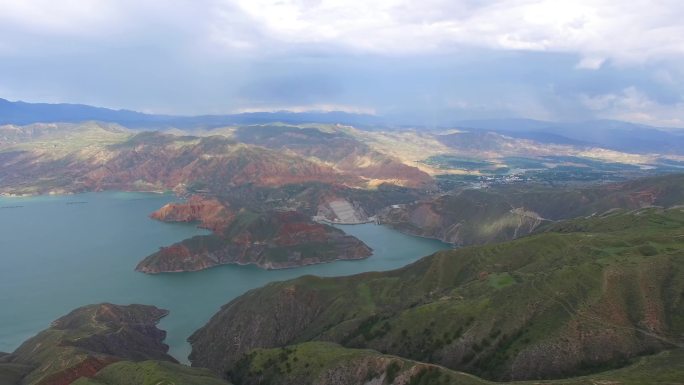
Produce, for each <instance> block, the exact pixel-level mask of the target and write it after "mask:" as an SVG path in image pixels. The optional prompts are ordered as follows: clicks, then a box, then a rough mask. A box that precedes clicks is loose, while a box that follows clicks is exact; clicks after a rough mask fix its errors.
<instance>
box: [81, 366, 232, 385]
mask: <svg viewBox="0 0 684 385" xmlns="http://www.w3.org/2000/svg"><path fill="white" fill-rule="evenodd" d="M72 384H73V385H229V384H228V383H227V382H225V381H223V380H220V379H218V378H216V376H214V375H213V374H212V373H211V372H209V371H206V370H201V369H194V368H189V367H187V366H183V365H178V364H173V363H169V362H163V361H144V362H137V363H136V362H117V363H114V364H111V365H109V366H107V367H105V368H104V369H102V370H100V371H99V372H97V374H95V375H94V376H93V377H92V378H86V377H82V378H80V379H78V380H76V381H75V382H72Z"/></svg>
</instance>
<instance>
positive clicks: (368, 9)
mask: <svg viewBox="0 0 684 385" xmlns="http://www.w3.org/2000/svg"><path fill="white" fill-rule="evenodd" d="M231 4H237V5H238V7H239V8H240V9H241V10H242V11H244V13H245V14H246V15H248V16H249V17H250V18H251V19H252V20H253V21H254V23H255V24H256V25H259V26H260V28H261V29H262V31H263V33H264V34H265V35H267V36H269V38H270V39H272V40H274V41H278V42H281V43H283V44H295V45H296V44H332V45H336V46H340V47H344V48H346V49H351V50H357V51H362V52H373V53H384V54H387V53H390V54H398V53H403V54H410V53H416V52H426V51H428V52H434V51H437V50H445V49H454V48H455V47H461V46H477V47H486V48H490V49H504V50H529V51H551V52H573V53H578V54H580V56H583V57H585V58H586V59H583V60H582V61H581V62H580V63H579V64H578V67H580V68H592V69H593V68H595V67H598V66H600V65H599V61H602V59H603V60H605V58H610V59H612V60H614V61H616V62H618V63H624V64H634V63H642V62H644V61H647V60H657V59H662V58H663V57H669V56H672V55H676V56H681V55H682V54H683V53H684V41H682V40H681V39H680V38H679V37H680V36H682V35H684V23H682V22H681V20H682V18H684V5H682V4H681V3H680V2H678V1H672V0H656V1H653V0H648V1H647V0H632V1H630V2H628V3H625V2H622V1H616V0H576V1H565V2H564V1H557V0H536V1H534V0H499V1H482V2H475V1H448V0H422V1H401V0H378V1H365V0H345V1H341V0H337V1H335V0H319V1H316V0H236V2H235V3H233V2H231ZM600 58H602V59H600Z"/></svg>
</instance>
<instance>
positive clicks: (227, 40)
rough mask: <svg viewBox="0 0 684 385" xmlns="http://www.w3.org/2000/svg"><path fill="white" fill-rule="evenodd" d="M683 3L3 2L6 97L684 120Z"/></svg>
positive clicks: (459, 115)
mask: <svg viewBox="0 0 684 385" xmlns="http://www.w3.org/2000/svg"><path fill="white" fill-rule="evenodd" d="M681 20H684V4H680V2H678V1H674V0H651V1H646V0H632V1H629V2H620V1H617V0H575V1H555V0H482V1H479V0H460V1H456V0H420V1H418V0H375V1H367V0H344V1H342V0H146V1H137V0H81V1H77V0H64V1H59V2H56V1H53V0H23V1H14V0H0V86H1V89H0V92H1V94H0V97H3V96H4V97H10V98H14V99H25V100H29V101H48V102H80V103H89V104H97V105H104V106H109V107H115V108H129V109H138V110H145V111H155V112H161V113H175V114H201V113H225V112H232V111H242V110H250V111H253V110H259V109H263V110H273V109H281V108H288V109H298V110H299V109H306V108H311V109H321V108H322V109H325V108H337V107H339V108H344V110H347V111H354V110H357V111H373V112H376V113H378V114H381V115H382V114H394V115H400V116H402V117H405V118H406V119H412V120H413V121H414V122H417V121H420V120H421V119H428V120H431V121H435V122H437V121H439V122H445V121H449V119H467V118H487V117H509V116H516V117H536V118H541V119H551V120H558V119H576V120H581V119H585V118H594V117H610V118H624V119H630V120H638V121H641V122H647V121H648V122H659V123H663V124H665V123H667V124H670V125H677V124H679V123H678V122H679V121H678V120H677V119H680V116H679V114H678V112H677V111H676V108H681V103H682V101H681V99H682V95H684V70H682V68H684V65H683V64H684V40H683V39H681V36H684V23H682V22H681Z"/></svg>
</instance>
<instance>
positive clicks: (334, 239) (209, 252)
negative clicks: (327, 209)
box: [136, 209, 372, 274]
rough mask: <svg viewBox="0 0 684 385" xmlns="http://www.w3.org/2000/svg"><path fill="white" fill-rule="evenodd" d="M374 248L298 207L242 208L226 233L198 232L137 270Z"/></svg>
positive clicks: (295, 262) (350, 254)
mask: <svg viewBox="0 0 684 385" xmlns="http://www.w3.org/2000/svg"><path fill="white" fill-rule="evenodd" d="M371 253H372V252H371V249H370V248H369V247H368V246H366V244H364V243H363V242H361V241H360V240H359V239H357V238H355V237H353V236H350V235H346V234H345V233H344V232H343V231H341V230H338V229H336V228H334V227H331V226H328V225H324V224H320V223H316V222H312V221H311V220H310V219H309V218H308V217H307V216H305V215H303V214H301V213H299V212H296V211H268V212H263V213H257V212H252V211H249V210H244V209H243V210H241V211H239V212H238V213H237V214H236V215H235V217H234V218H233V219H232V220H231V221H230V222H228V223H227V224H226V225H225V228H224V230H223V231H220V232H216V233H214V234H212V235H206V236H196V237H193V238H191V239H187V240H184V241H182V242H180V243H177V244H174V245H172V246H169V247H163V248H161V249H160V250H159V251H158V252H156V253H154V254H152V255H150V256H148V257H147V258H145V259H144V260H143V261H142V262H140V264H138V266H137V267H136V270H138V271H141V272H144V273H148V274H155V273H161V272H181V271H196V270H202V269H207V268H210V267H214V266H218V265H224V264H231V263H235V264H241V265H245V264H254V265H257V266H259V267H262V268H266V269H283V268H290V267H297V266H305V265H311V264H316V263H325V262H332V261H336V260H344V259H362V258H366V257H368V256H370V255H371Z"/></svg>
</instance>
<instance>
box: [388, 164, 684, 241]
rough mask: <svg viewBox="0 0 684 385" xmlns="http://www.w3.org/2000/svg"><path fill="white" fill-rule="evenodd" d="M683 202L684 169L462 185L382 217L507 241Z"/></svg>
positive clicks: (443, 233) (460, 236) (435, 232)
mask: <svg viewBox="0 0 684 385" xmlns="http://www.w3.org/2000/svg"><path fill="white" fill-rule="evenodd" d="M682 203H684V174H673V175H666V176H659V177H651V178H642V179H636V180H633V181H628V182H623V183H614V184H606V185H598V186H591V187H581V188H580V187H574V188H570V187H556V188H551V187H544V186H539V185H535V184H531V185H524V186H500V187H496V188H490V189H462V190H459V191H456V192H454V193H450V194H445V195H441V196H438V197H436V198H434V199H428V200H424V201H419V202H415V203H411V204H408V205H402V206H397V207H391V208H388V209H387V210H385V211H384V212H383V213H382V214H381V215H380V220H381V221H382V222H383V223H384V224H387V225H389V226H392V227H394V228H396V229H398V230H400V231H404V232H407V233H410V234H416V235H420V236H425V237H430V238H437V239H440V240H442V241H445V242H449V243H454V244H457V245H476V244H484V243H489V242H497V241H505V240H510V239H514V238H517V237H520V236H524V235H527V234H529V233H532V232H534V231H535V230H537V229H538V228H539V226H541V225H544V224H548V223H552V222H554V221H558V220H565V219H569V218H575V217H579V216H586V215H592V214H598V213H602V212H605V211H607V210H610V209H613V208H629V209H636V208H640V207H648V206H662V207H670V206H673V205H677V204H682Z"/></svg>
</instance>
